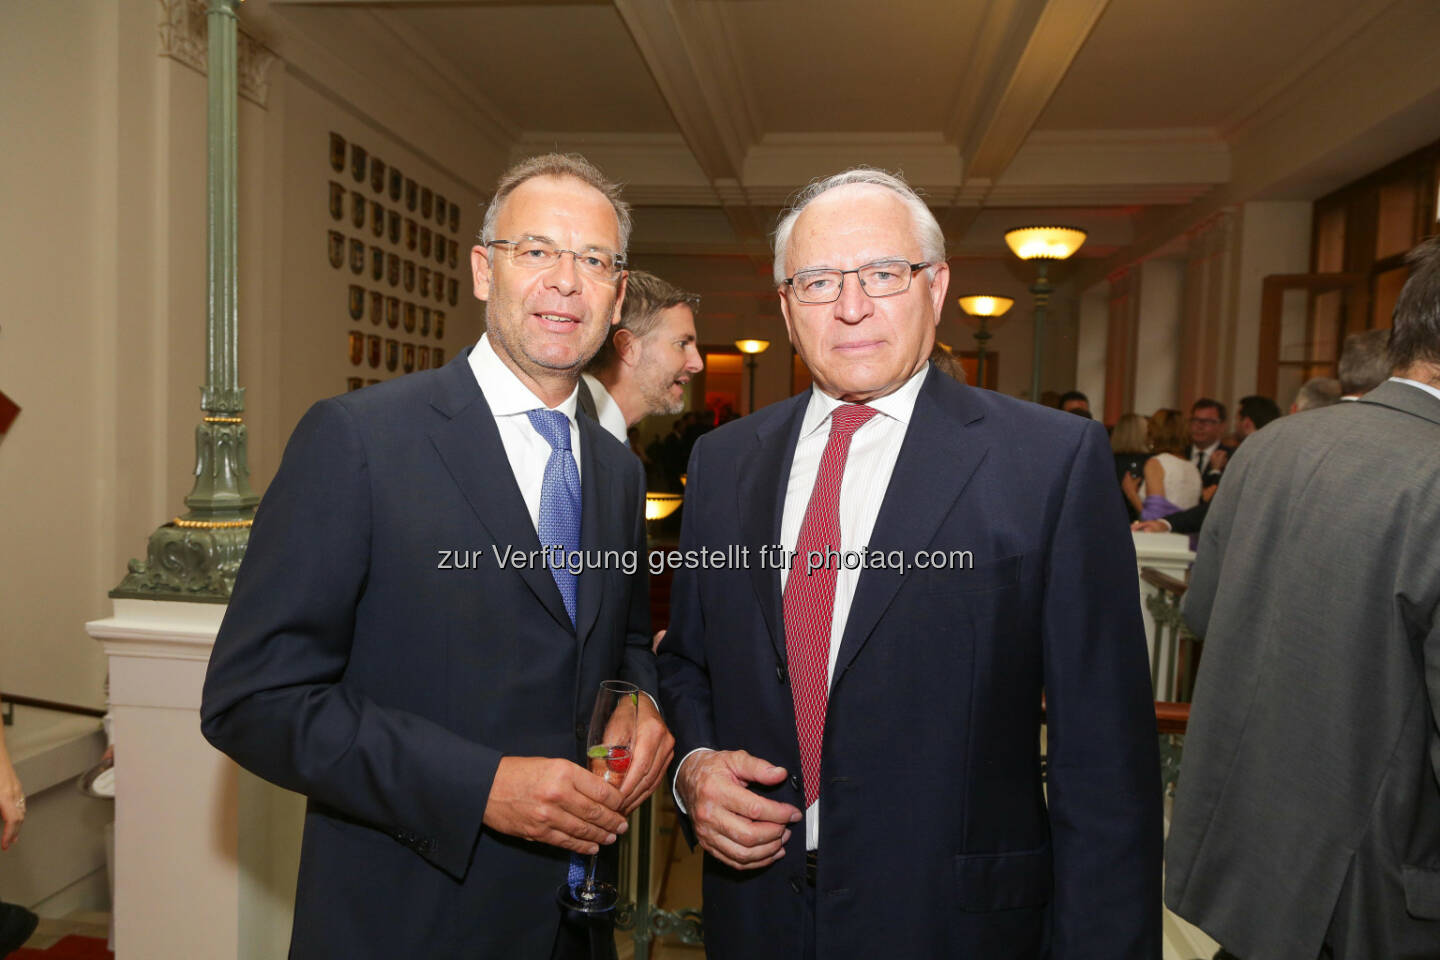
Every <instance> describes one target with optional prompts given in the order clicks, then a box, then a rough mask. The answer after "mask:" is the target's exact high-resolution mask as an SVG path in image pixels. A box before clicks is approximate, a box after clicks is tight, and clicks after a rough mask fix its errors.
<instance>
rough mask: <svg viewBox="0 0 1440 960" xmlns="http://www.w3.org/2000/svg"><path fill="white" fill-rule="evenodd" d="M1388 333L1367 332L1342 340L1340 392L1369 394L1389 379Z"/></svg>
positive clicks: (1385, 331)
mask: <svg viewBox="0 0 1440 960" xmlns="http://www.w3.org/2000/svg"><path fill="white" fill-rule="evenodd" d="M1389 347H1390V330H1389V328H1388V327H1387V328H1385V329H1383V330H1366V331H1365V332H1364V333H1352V334H1350V336H1348V337H1346V338H1345V346H1344V348H1343V349H1342V350H1341V351H1340V392H1341V393H1342V394H1344V395H1345V396H1347V397H1348V396H1351V395H1352V394H1357V393H1362V394H1363V393H1369V392H1370V391H1371V390H1374V389H1375V388H1376V387H1378V386H1380V384H1382V383H1384V382H1385V381H1386V380H1389V379H1390V354H1389Z"/></svg>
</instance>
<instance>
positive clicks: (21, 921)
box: [0, 726, 37, 958]
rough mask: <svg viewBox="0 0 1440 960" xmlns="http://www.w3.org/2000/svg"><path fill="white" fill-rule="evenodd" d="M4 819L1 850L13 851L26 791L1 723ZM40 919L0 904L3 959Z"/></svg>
mask: <svg viewBox="0 0 1440 960" xmlns="http://www.w3.org/2000/svg"><path fill="white" fill-rule="evenodd" d="M0 820H3V821H4V822H5V828H4V832H3V833H0V850H9V849H10V844H12V843H14V842H15V840H16V838H17V837H19V836H20V824H22V823H24V822H25V790H24V788H23V787H21V786H20V778H19V777H17V776H16V775H15V765H14V764H12V763H11V762H10V752H9V751H8V750H6V749H5V728H4V727H3V726H0ZM36 922H37V918H36V916H35V914H33V913H31V912H30V911H29V910H26V909H25V908H24V907H21V906H17V905H15V904H13V903H0V958H3V957H5V956H7V955H9V953H10V952H11V951H13V950H18V949H19V948H20V946H21V945H22V944H24V943H25V941H26V940H29V939H30V934H32V933H34V932H35V924H36Z"/></svg>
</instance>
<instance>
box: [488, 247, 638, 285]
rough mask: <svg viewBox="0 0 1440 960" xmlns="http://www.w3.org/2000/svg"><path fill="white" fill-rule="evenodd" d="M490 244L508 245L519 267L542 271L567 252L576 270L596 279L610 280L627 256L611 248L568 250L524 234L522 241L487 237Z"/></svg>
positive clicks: (617, 274) (558, 260)
mask: <svg viewBox="0 0 1440 960" xmlns="http://www.w3.org/2000/svg"><path fill="white" fill-rule="evenodd" d="M485 246H487V247H509V248H510V249H509V251H508V252H509V254H510V262H511V263H513V264H515V265H516V266H517V267H523V268H525V269H527V270H534V271H536V272H539V271H541V270H549V269H550V268H551V267H553V266H555V264H557V263H559V262H560V258H561V257H562V256H564V255H565V254H567V253H568V254H570V256H572V257H574V258H575V269H576V270H577V271H579V272H580V273H581V274H583V275H585V276H587V277H590V278H591V279H594V280H603V281H611V280H614V279H615V278H616V277H617V276H619V275H620V271H622V270H624V269H625V258H624V257H621V256H619V255H617V254H614V253H611V252H610V251H608V250H604V249H599V248H591V249H589V250H584V251H579V250H566V249H564V248H562V247H558V246H556V245H555V244H554V243H552V242H551V241H549V240H547V239H545V238H544V237H521V238H520V239H519V240H487V241H485Z"/></svg>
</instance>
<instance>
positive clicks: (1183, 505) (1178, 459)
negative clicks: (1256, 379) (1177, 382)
mask: <svg viewBox="0 0 1440 960" xmlns="http://www.w3.org/2000/svg"><path fill="white" fill-rule="evenodd" d="M1146 432H1147V435H1148V438H1149V445H1150V452H1151V454H1152V456H1151V457H1150V459H1148V460H1146V461H1145V467H1144V471H1143V477H1142V480H1141V482H1140V483H1138V484H1137V483H1136V482H1135V479H1134V476H1133V475H1127V476H1126V477H1123V478H1121V488H1122V489H1123V490H1124V491H1125V499H1127V500H1129V501H1130V506H1131V509H1132V510H1135V511H1137V512H1138V513H1139V515H1140V519H1141V520H1158V519H1159V518H1161V517H1165V516H1169V515H1170V514H1172V513H1176V512H1178V511H1180V510H1188V509H1190V508H1191V507H1193V506H1195V505H1196V504H1197V503H1199V502H1200V471H1199V470H1196V469H1195V464H1193V463H1191V462H1190V461H1189V460H1187V459H1185V449H1186V445H1187V444H1188V443H1189V442H1190V437H1189V433H1188V431H1187V430H1186V425H1185V418H1184V415H1183V414H1182V413H1181V412H1180V411H1179V410H1170V409H1166V408H1161V409H1159V410H1156V411H1155V413H1154V414H1153V415H1151V417H1150V423H1149V425H1148V427H1147V431H1146Z"/></svg>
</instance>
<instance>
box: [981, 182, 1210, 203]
mask: <svg viewBox="0 0 1440 960" xmlns="http://www.w3.org/2000/svg"><path fill="white" fill-rule="evenodd" d="M1212 189H1214V184H1209V183H1190V184H1150V185H1146V184H1069V185H1049V186H1047V185H1026V186H1014V187H1007V186H996V187H993V188H992V189H991V190H990V193H989V194H988V195H987V196H986V198H985V208H986V209H988V208H992V207H1094V206H1119V207H1132V206H1152V205H1157V204H1159V205H1175V204H1185V203H1190V202H1192V201H1194V200H1196V199H1198V198H1199V197H1202V196H1204V195H1205V194H1206V193H1208V192H1210V190H1212Z"/></svg>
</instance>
